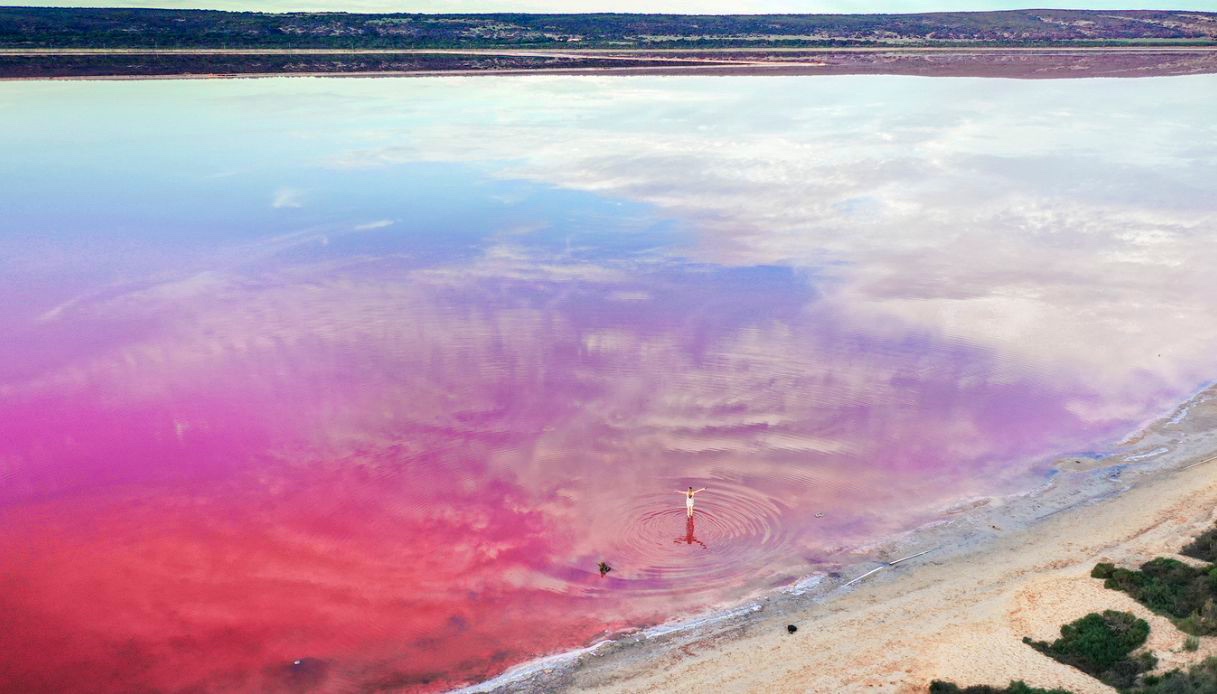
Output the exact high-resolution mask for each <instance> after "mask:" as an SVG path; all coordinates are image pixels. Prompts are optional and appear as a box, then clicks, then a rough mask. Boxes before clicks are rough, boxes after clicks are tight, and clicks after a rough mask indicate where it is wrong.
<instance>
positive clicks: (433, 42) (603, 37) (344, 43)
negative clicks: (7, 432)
mask: <svg viewBox="0 0 1217 694" xmlns="http://www.w3.org/2000/svg"><path fill="white" fill-rule="evenodd" d="M1215 40H1217V13H1205V12H1174V11H1165V10H1164V11H1158V10H1147V11H1141V10H1138V11H1092V10H1056V9H1054V10H1010V11H1000V12H939V13H923V14H820V15H815V14H782V15H664V14H516V13H498V14H406V13H395V14H386V13H377V14H352V13H347V12H289V13H278V14H277V13H269V12H222V11H217V10H170V9H135V8H63V7H59V8H56V7H0V47H18V48H60V47H65V48H66V47H72V48H344V49H379V48H479V47H519V48H536V47H550V48H554V47H566V48H571V47H575V48H577V47H598V48H603V47H611V48H664V47H667V48H707V47H731V46H757V47H765V48H770V47H783V46H804V47H807V46H811V47H831V46H885V47H893V46H901V45H938V46H952V47H957V46H1044V45H1085V46H1102V45H1129V44H1136V43H1140V42H1146V43H1147V44H1158V45H1161V44H1162V43H1164V42H1165V43H1169V44H1170V45H1181V44H1191V45H1212V44H1213V43H1214V42H1215Z"/></svg>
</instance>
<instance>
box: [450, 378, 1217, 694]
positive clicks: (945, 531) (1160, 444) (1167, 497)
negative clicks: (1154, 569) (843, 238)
mask: <svg viewBox="0 0 1217 694" xmlns="http://www.w3.org/2000/svg"><path fill="white" fill-rule="evenodd" d="M1215 429H1217V398H1214V391H1213V390H1209V391H1206V392H1204V393H1201V394H1199V395H1198V396H1197V397H1196V398H1195V399H1193V400H1192V401H1191V402H1190V403H1188V404H1187V405H1184V406H1182V407H1181V408H1180V409H1179V410H1177V411H1176V412H1174V413H1172V414H1171V415H1169V416H1168V417H1166V418H1164V419H1163V420H1161V421H1159V422H1156V423H1154V424H1151V425H1150V426H1148V427H1147V428H1146V429H1145V430H1144V431H1142V432H1140V433H1138V434H1136V435H1134V436H1130V437H1129V438H1128V439H1126V440H1125V441H1124V442H1121V443H1122V445H1121V446H1120V447H1119V448H1118V449H1117V450H1116V451H1115V452H1113V453H1112V454H1110V455H1107V456H1104V457H1103V458H1102V459H1099V460H1084V459H1069V458H1067V459H1063V460H1061V461H1059V462H1058V469H1059V472H1058V473H1057V474H1055V475H1053V476H1052V478H1051V479H1052V481H1051V482H1050V483H1049V484H1048V486H1046V487H1045V488H1044V489H1041V490H1037V491H1036V492H1035V493H1033V494H1030V495H1026V496H1023V497H1019V498H1017V499H1013V500H1006V501H1004V502H992V503H981V504H979V505H978V506H977V507H976V508H974V509H972V510H969V511H968V512H966V513H963V514H961V515H960V516H959V517H958V518H956V519H953V520H950V521H947V522H944V523H942V524H940V525H938V526H936V527H933V528H929V529H924V530H922V531H920V532H918V533H914V534H912V535H910V536H909V537H907V538H903V539H902V540H900V541H899V542H896V543H894V544H893V545H890V546H885V547H882V548H878V549H876V550H875V551H874V559H875V560H874V561H873V562H872V563H871V564H870V566H874V567H875V568H877V569H880V570H878V571H875V572H874V573H870V574H869V575H867V572H866V571H864V570H865V569H866V567H867V565H866V564H865V563H862V564H859V565H858V566H856V567H853V569H852V571H853V573H852V574H850V573H849V572H842V575H840V576H826V577H824V579H823V580H822V581H821V582H820V585H817V586H816V589H814V590H807V591H806V592H803V594H800V595H796V594H795V593H797V592H800V591H790V590H788V591H785V592H783V593H779V594H775V595H771V596H768V597H765V598H761V599H758V600H755V601H752V602H750V603H747V604H745V605H742V606H739V607H737V608H736V609H735V610H734V611H731V612H725V613H723V614H722V615H720V616H718V617H702V618H700V620H693V621H690V622H686V623H684V624H674V625H668V626H666V627H661V628H656V629H652V630H648V631H643V632H640V633H637V634H633V635H629V636H625V637H621V638H619V639H616V640H614V641H611V642H604V643H601V644H598V645H596V646H594V647H592V648H590V649H588V650H586V651H584V652H582V653H581V654H578V655H572V656H567V657H564V658H558V659H551V660H548V661H540V662H538V663H533V664H531V665H526V666H522V667H521V668H518V669H516V670H515V671H514V672H511V673H508V674H507V675H506V676H504V677H502V678H499V679H497V680H494V681H492V682H488V683H485V684H484V685H482V686H480V687H476V688H473V689H477V690H497V691H542V690H545V691H552V690H554V689H564V690H567V691H595V692H640V691H665V692H704V691H732V692H843V691H850V692H853V691H875V692H920V691H925V690H926V688H927V687H928V685H929V683H930V681H931V680H933V679H944V680H951V681H955V682H957V683H959V684H993V685H1005V684H1007V683H1009V681H1011V680H1014V679H1022V680H1025V681H1026V682H1027V683H1028V684H1030V685H1033V686H1039V687H1060V688H1065V689H1068V690H1070V691H1073V692H1078V693H1079V694H1087V693H1091V692H1094V693H1097V692H1110V691H1114V690H1113V689H1111V688H1109V687H1107V686H1105V685H1103V684H1101V683H1100V682H1098V681H1097V680H1095V679H1093V678H1090V677H1088V676H1086V675H1085V674H1083V673H1082V672H1080V671H1078V670H1076V669H1073V668H1071V667H1068V666H1066V665H1063V664H1060V663H1058V662H1056V661H1053V660H1051V659H1049V658H1047V657H1045V656H1043V655H1040V654H1039V653H1037V652H1036V651H1034V650H1032V649H1031V648H1029V647H1028V646H1026V645H1024V644H1023V643H1022V642H1021V641H1022V638H1023V637H1024V636H1030V637H1032V638H1034V639H1046V640H1052V639H1053V638H1055V637H1056V636H1058V635H1059V631H1058V630H1059V627H1060V625H1061V624H1064V623H1066V622H1070V621H1072V620H1075V619H1077V618H1079V617H1082V616H1084V615H1086V614H1087V613H1090V612H1094V611H1101V610H1104V609H1117V610H1125V611H1128V612H1132V613H1134V614H1136V615H1138V616H1140V617H1143V618H1144V619H1146V620H1147V621H1148V622H1149V623H1150V626H1151V629H1152V631H1151V634H1150V638H1149V641H1148V643H1147V647H1148V648H1149V649H1151V650H1152V651H1153V652H1154V653H1155V654H1156V655H1157V656H1158V658H1159V668H1158V669H1159V671H1165V670H1170V669H1172V668H1175V667H1179V666H1180V665H1184V664H1187V663H1192V662H1196V661H1198V660H1201V659H1203V658H1204V657H1206V656H1208V655H1213V654H1217V643H1214V642H1213V641H1214V639H1202V645H1201V648H1200V649H1199V650H1198V651H1195V652H1186V651H1184V649H1183V643H1184V639H1185V635H1184V634H1183V633H1182V632H1180V631H1179V630H1177V629H1176V628H1175V627H1174V626H1173V625H1172V624H1171V623H1170V622H1169V621H1168V620H1166V619H1165V618H1163V617H1160V616H1157V615H1154V614H1153V613H1151V612H1150V611H1149V610H1148V609H1146V608H1145V607H1143V606H1141V605H1140V604H1138V603H1136V602H1135V601H1133V600H1132V599H1131V598H1129V597H1128V596H1127V595H1125V594H1123V593H1120V592H1116V591H1111V590H1106V589H1104V588H1103V586H1102V582H1101V581H1099V580H1096V579H1093V578H1091V577H1090V575H1089V573H1090V570H1091V568H1092V567H1093V566H1094V565H1095V563H1096V562H1099V561H1108V562H1114V563H1116V564H1117V565H1140V564H1141V563H1143V562H1145V561H1147V560H1149V559H1151V558H1153V557H1155V556H1160V555H1166V556H1176V557H1177V555H1176V552H1178V550H1179V549H1180V548H1181V547H1182V546H1183V545H1184V544H1186V542H1187V541H1188V540H1189V539H1190V538H1192V537H1193V536H1195V535H1197V534H1199V533H1200V532H1202V531H1203V530H1205V529H1207V528H1208V527H1209V526H1211V525H1212V524H1213V522H1214V519H1215V518H1217V513H1215V512H1214V508H1215V507H1217V475H1215V473H1217V459H1215V458H1214V455H1215V454H1217V436H1215V435H1214V434H1215V431H1214V430H1215ZM926 549H930V550H931V551H929V553H928V554H925V555H923V556H920V557H916V558H913V559H910V560H908V561H905V562H901V563H900V564H898V566H890V565H887V564H886V563H885V562H889V561H892V560H893V558H895V557H897V556H898V555H899V556H905V555H903V554H899V553H903V552H908V553H916V551H918V550H919V551H925V550H926ZM1183 559H1184V560H1185V561H1194V560H1191V559H1187V558H1183ZM871 570H872V571H873V570H874V569H871ZM862 575H865V576H866V578H865V579H864V580H862V581H858V582H856V583H853V584H852V585H847V584H848V583H849V581H851V580H855V579H856V577H857V576H862ZM787 624H794V625H797V627H798V631H797V633H795V634H788V633H787V630H786V625H787Z"/></svg>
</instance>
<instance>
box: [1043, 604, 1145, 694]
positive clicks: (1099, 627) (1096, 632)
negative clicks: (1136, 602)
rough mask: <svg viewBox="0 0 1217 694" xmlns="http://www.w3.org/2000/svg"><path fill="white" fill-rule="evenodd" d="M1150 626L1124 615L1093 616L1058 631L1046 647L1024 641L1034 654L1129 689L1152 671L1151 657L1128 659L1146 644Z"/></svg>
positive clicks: (1106, 612) (1095, 613)
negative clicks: (1139, 678) (1033, 650)
mask: <svg viewBox="0 0 1217 694" xmlns="http://www.w3.org/2000/svg"><path fill="white" fill-rule="evenodd" d="M1148 636H1149V624H1148V623H1146V621H1145V620H1144V619H1139V618H1138V617H1136V616H1135V615H1132V614H1129V613H1127V612H1116V611H1115V610H1106V611H1104V612H1103V614H1099V613H1097V612H1092V613H1091V614H1088V615H1086V616H1085V617H1082V618H1081V619H1079V620H1077V621H1075V622H1070V623H1069V624H1066V625H1064V626H1062V627H1061V638H1059V639H1057V640H1056V641H1053V642H1052V643H1048V642H1046V641H1032V640H1031V639H1029V638H1024V639H1023V643H1026V644H1027V645H1029V646H1031V647H1032V648H1034V649H1035V650H1037V651H1039V652H1040V653H1043V654H1044V655H1046V656H1048V657H1049V658H1052V659H1053V660H1056V661H1059V662H1062V663H1064V664H1066V665H1072V666H1073V667H1076V668H1077V669H1079V670H1081V671H1082V672H1085V673H1086V674H1088V675H1091V676H1093V677H1095V678H1097V679H1099V680H1100V681H1102V682H1103V683H1104V684H1107V685H1110V686H1112V687H1116V688H1125V687H1131V686H1132V685H1133V684H1134V683H1135V682H1136V680H1137V676H1138V675H1140V674H1141V673H1142V672H1145V671H1147V670H1151V669H1153V667H1154V665H1156V664H1157V659H1156V658H1154V656H1153V655H1152V654H1150V653H1142V654H1140V655H1137V656H1132V655H1130V654H1131V653H1132V652H1133V651H1134V650H1136V649H1137V648H1139V647H1140V646H1141V645H1142V644H1144V643H1145V639H1146V638H1147V637H1148Z"/></svg>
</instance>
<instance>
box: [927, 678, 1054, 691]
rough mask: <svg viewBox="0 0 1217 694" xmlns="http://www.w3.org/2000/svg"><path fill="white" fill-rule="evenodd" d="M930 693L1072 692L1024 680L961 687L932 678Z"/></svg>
mask: <svg viewBox="0 0 1217 694" xmlns="http://www.w3.org/2000/svg"><path fill="white" fill-rule="evenodd" d="M930 694H1072V693H1071V692H1070V691H1069V690H1067V689H1039V688H1037V687H1030V686H1027V684H1026V683H1025V682H1021V681H1019V682H1011V683H1010V685H1009V686H1007V687H991V686H989V685H987V684H975V685H972V686H971V687H961V686H959V685H958V684H955V683H953V682H941V681H939V680H934V681H933V682H931V683H930Z"/></svg>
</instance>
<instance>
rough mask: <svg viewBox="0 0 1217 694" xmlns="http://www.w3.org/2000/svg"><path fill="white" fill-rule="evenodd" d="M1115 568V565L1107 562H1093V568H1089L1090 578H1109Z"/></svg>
mask: <svg viewBox="0 0 1217 694" xmlns="http://www.w3.org/2000/svg"><path fill="white" fill-rule="evenodd" d="M1115 570H1116V567H1115V565H1114V564H1108V563H1107V562H1101V563H1099V564H1095V565H1094V568H1093V569H1091V570H1090V577H1091V578H1111V574H1112V572H1114V571H1115Z"/></svg>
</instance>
